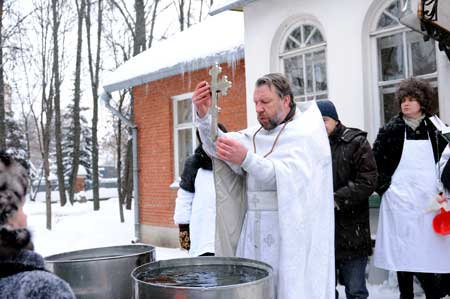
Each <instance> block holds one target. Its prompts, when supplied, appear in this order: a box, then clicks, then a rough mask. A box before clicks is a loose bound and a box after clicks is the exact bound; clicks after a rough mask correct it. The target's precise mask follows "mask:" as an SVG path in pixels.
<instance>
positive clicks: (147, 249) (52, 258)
mask: <svg viewBox="0 0 450 299" xmlns="http://www.w3.org/2000/svg"><path fill="white" fill-rule="evenodd" d="M123 247H135V248H138V247H142V250H141V251H139V252H136V253H130V254H123V255H119V256H109V257H108V256H107V257H97V258H88V259H70V260H67V259H62V260H58V259H59V258H63V257H67V256H69V255H71V254H80V253H85V252H89V251H95V250H101V249H107V248H108V249H114V248H123ZM152 252H153V253H155V247H154V246H152V245H148V244H142V243H136V244H126V245H114V246H104V247H95V248H88V249H81V250H74V251H67V252H63V253H58V254H53V255H49V256H47V257H44V261H45V262H46V263H49V264H63V263H67V264H68V263H84V262H86V263H87V262H92V261H102V260H115V259H123V258H127V257H133V256H139V255H142V254H146V253H152Z"/></svg>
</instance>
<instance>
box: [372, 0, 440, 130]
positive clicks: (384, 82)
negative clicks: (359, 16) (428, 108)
mask: <svg viewBox="0 0 450 299" xmlns="http://www.w3.org/2000/svg"><path fill="white" fill-rule="evenodd" d="M404 2H405V1H404V0H395V1H391V2H388V3H387V4H386V5H385V6H384V7H383V8H382V10H381V11H380V12H379V14H378V16H377V18H376V19H375V23H374V24H373V25H372V30H371V32H370V37H371V39H372V40H373V42H372V45H373V46H374V47H376V49H375V51H374V53H376V55H377V57H376V63H377V67H376V69H377V77H376V80H377V87H378V94H379V98H380V112H381V115H380V125H383V124H384V123H386V122H387V121H389V119H391V117H392V116H394V115H396V114H397V113H398V112H399V106H398V104H397V102H396V100H395V90H396V88H397V86H398V84H399V82H400V81H402V80H403V79H406V78H410V77H416V78H421V79H426V80H428V81H429V82H430V83H431V85H432V86H433V87H434V88H435V91H436V95H437V66H436V49H435V43H434V41H431V40H430V41H426V42H425V41H424V40H423V35H422V34H420V33H417V32H415V31H412V30H411V29H409V28H407V27H405V26H403V25H402V24H400V21H399V17H400V12H401V9H402V7H403V5H404V4H405V3H404ZM438 105H439V104H438V98H437V96H436V98H435V99H434V107H433V108H434V110H435V112H438V111H439V107H438Z"/></svg>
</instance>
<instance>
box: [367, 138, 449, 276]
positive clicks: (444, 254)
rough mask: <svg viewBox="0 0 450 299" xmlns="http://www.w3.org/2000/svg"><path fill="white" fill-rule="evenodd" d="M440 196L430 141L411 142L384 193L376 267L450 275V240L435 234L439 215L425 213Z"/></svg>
mask: <svg viewBox="0 0 450 299" xmlns="http://www.w3.org/2000/svg"><path fill="white" fill-rule="evenodd" d="M436 194H437V177H436V167H435V162H434V155H433V149H432V146H431V142H430V140H429V139H428V140H408V139H406V133H405V142H404V145H403V153H402V157H401V159H400V163H399V165H398V167H397V169H396V170H395V172H394V175H393V176H392V181H391V185H390V187H389V189H388V190H387V191H386V193H384V195H383V197H382V201H381V206H380V217H379V223H378V231H377V237H376V246H375V254H374V264H375V266H376V267H378V268H383V269H387V270H393V271H407V272H425V273H450V236H441V235H438V234H436V233H435V232H434V231H433V227H432V221H433V218H434V216H435V215H436V212H426V209H427V206H428V204H429V202H430V200H431V198H433V197H434V196H436Z"/></svg>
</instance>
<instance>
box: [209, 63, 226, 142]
mask: <svg viewBox="0 0 450 299" xmlns="http://www.w3.org/2000/svg"><path fill="white" fill-rule="evenodd" d="M221 72H222V68H221V67H220V66H219V64H218V63H216V64H215V65H214V66H213V67H212V68H211V69H210V70H209V75H210V76H211V84H210V88H211V93H212V95H211V97H212V105H211V139H212V140H213V141H215V140H216V139H217V134H218V133H217V122H218V113H219V112H220V108H219V106H218V103H217V102H218V99H219V94H220V95H222V96H226V95H227V92H228V89H229V88H231V81H228V78H227V76H223V77H222V78H221V79H220V80H219V79H218V77H219V74H220V73H221Z"/></svg>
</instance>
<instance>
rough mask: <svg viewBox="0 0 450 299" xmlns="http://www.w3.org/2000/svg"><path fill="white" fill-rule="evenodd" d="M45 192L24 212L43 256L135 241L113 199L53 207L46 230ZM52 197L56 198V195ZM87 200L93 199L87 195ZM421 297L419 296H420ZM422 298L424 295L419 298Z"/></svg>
mask: <svg viewBox="0 0 450 299" xmlns="http://www.w3.org/2000/svg"><path fill="white" fill-rule="evenodd" d="M43 195H44V194H43V193H42V194H38V200H37V201H36V202H31V201H28V202H27V203H26V204H25V212H26V213H27V214H28V224H29V227H30V229H31V231H32V232H33V240H34V244H35V249H36V251H37V252H39V253H40V254H42V255H43V256H48V255H52V254H57V253H62V252H66V251H73V250H80V249H87V248H95V247H103V246H113V245H125V244H130V243H131V242H132V240H133V238H134V225H133V221H134V220H133V219H134V218H133V216H134V215H133V212H132V211H129V210H126V209H124V213H125V222H124V223H120V218H119V204H118V200H117V198H110V199H108V200H102V201H101V202H100V211H93V204H92V201H88V202H86V203H78V202H76V203H75V204H74V205H73V206H71V205H70V204H67V205H66V206H65V207H61V206H60V205H59V204H58V203H54V204H52V217H53V221H52V226H53V229H52V230H51V231H49V230H47V229H46V228H45V223H46V217H45V203H44V202H43V199H44V197H43ZM53 195H54V196H52V198H57V197H58V195H57V192H54V194H53ZM109 196H115V193H114V190H113V189H102V190H101V197H102V198H106V197H109ZM87 197H88V198H89V197H91V196H90V194H87ZM187 256H188V254H187V252H186V251H185V250H182V249H179V248H161V247H157V248H156V258H157V259H158V260H162V259H170V258H178V257H187ZM368 288H369V293H370V298H374V299H394V298H398V297H399V295H398V291H397V287H396V286H395V285H391V284H389V283H388V282H385V283H384V284H382V285H371V284H368ZM338 289H339V293H340V298H345V292H344V289H343V287H342V286H339V287H338ZM418 295H419V294H418ZM416 298H418V299H423V298H424V296H416Z"/></svg>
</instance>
